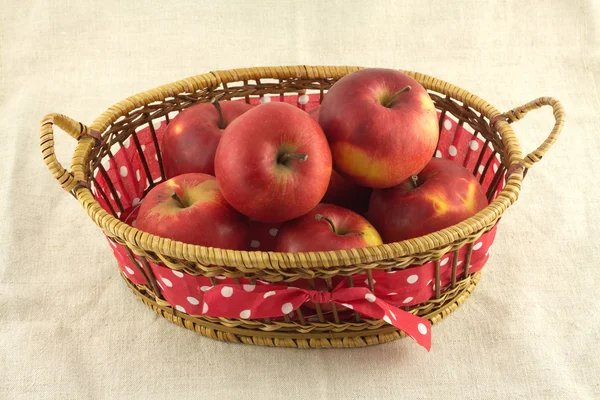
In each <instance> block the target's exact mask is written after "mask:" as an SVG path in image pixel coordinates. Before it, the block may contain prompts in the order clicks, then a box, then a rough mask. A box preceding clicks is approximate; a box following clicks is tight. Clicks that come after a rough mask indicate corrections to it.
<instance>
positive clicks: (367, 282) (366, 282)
mask: <svg viewBox="0 0 600 400" xmlns="http://www.w3.org/2000/svg"><path fill="white" fill-rule="evenodd" d="M376 283H377V281H376V280H375V279H373V285H374V284H376ZM368 284H369V279H365V285H368Z"/></svg>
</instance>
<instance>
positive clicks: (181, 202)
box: [171, 192, 185, 208]
mask: <svg viewBox="0 0 600 400" xmlns="http://www.w3.org/2000/svg"><path fill="white" fill-rule="evenodd" d="M171 198H172V199H173V200H175V201H176V202H177V203H178V204H179V206H180V207H181V208H185V204H183V200H181V197H179V196H178V195H177V193H175V192H173V193H171Z"/></svg>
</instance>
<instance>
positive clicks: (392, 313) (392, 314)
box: [390, 310, 397, 320]
mask: <svg viewBox="0 0 600 400" xmlns="http://www.w3.org/2000/svg"><path fill="white" fill-rule="evenodd" d="M390 315H391V316H392V318H394V320H396V319H397V318H396V314H394V312H393V311H392V310H390Z"/></svg>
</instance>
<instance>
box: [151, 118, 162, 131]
mask: <svg viewBox="0 0 600 400" xmlns="http://www.w3.org/2000/svg"><path fill="white" fill-rule="evenodd" d="M161 122H162V121H158V120H156V119H155V120H152V126H153V127H154V129H155V130H156V129H159V128H160V125H161Z"/></svg>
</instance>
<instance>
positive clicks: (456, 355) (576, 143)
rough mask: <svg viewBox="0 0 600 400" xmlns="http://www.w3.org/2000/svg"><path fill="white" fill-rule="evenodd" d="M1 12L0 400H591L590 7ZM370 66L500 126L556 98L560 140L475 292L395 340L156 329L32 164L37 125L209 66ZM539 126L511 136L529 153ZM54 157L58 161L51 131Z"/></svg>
mask: <svg viewBox="0 0 600 400" xmlns="http://www.w3.org/2000/svg"><path fill="white" fill-rule="evenodd" d="M132 3H134V2H129V1H114V0H104V1H97V2H83V1H75V0H71V1H68V0H60V1H39V2H32V1H21V0H20V1H17V0H3V1H2V5H1V7H0V121H1V123H2V130H1V131H0V135H1V136H0V138H1V141H0V182H1V185H0V187H1V188H0V204H1V207H0V213H1V214H0V243H1V245H2V248H1V251H0V398H2V399H17V398H26V399H29V398H30V399H40V398H73V399H92V398H93V399H95V398H111V399H116V398H164V399H171V398H172V399H180V398H196V399H197V398H206V399H212V398H215V399H217V398H218V399H220V398H224V399H282V398H302V399H354V398H365V399H391V398H395V399H396V398H397V399H426V398H440V399H441V398H444V399H454V398H456V399H479V398H480V399H507V398H510V399H512V398H516V399H521V398H523V399H532V398H533V399H550V398H556V399H592V398H596V399H598V398H600V387H599V383H598V382H599V378H598V376H599V375H600V368H599V361H598V360H599V356H600V350H599V348H600V347H599V346H598V342H599V341H600V333H599V321H600V318H599V315H598V314H599V313H598V309H599V306H598V290H599V289H598V288H599V287H600V272H599V271H600V264H599V261H598V258H599V256H600V245H599V242H600V239H599V238H600V229H599V224H600V220H599V217H600V212H599V208H600V200H599V199H600V182H599V180H598V176H599V175H600V168H599V166H598V165H599V164H598V159H599V157H600V148H599V147H600V138H599V137H600V136H599V134H598V132H599V129H598V123H599V122H600V121H599V117H598V114H599V112H600V101H599V97H598V94H599V93H598V89H597V85H598V80H599V77H600V74H599V73H600V67H599V61H600V53H599V47H600V41H599V31H598V22H600V4H599V3H598V2H597V1H596V2H595V1H592V0H590V1H588V2H583V1H567V0H563V1H552V2H549V1H548V2H538V1H502V2H486V1H473V2H469V1H455V0H452V1H450V0H446V1H435V2H433V1H432V2H425V1H423V2H410V1H380V2H366V1H365V2H357V1H348V0H346V1H336V2H331V1H302V2H286V1H276V0H272V1H266V0H265V1H247V2H244V1H227V2H225V1H223V2H219V1H202V2H200V1H186V2H183V1H182V2H173V3H172V2H168V1H156V2H140V3H143V4H138V5H133V4H132ZM285 64H288V65H289V64H315V65H318V64H328V65H336V64H337V65H363V66H383V67H396V68H404V69H410V70H416V71H420V72H423V73H427V74H430V75H433V76H436V77H439V78H441V79H444V80H447V81H449V82H452V83H454V84H456V85H458V86H461V87H463V88H465V89H467V90H469V91H471V92H473V93H476V94H478V95H479V96H481V97H482V98H484V99H486V100H487V101H489V102H490V103H491V104H493V105H495V106H496V107H497V108H498V109H500V110H501V111H505V110H508V109H510V108H513V107H515V106H518V105H521V104H522V103H525V102H527V101H529V100H532V99H534V98H536V97H539V96H554V97H556V98H558V99H559V100H561V101H562V103H563V104H564V107H565V109H566V112H567V124H566V126H565V129H564V132H563V135H562V136H561V138H560V139H559V141H558V142H557V143H556V145H555V147H554V148H552V149H551V150H550V151H549V153H548V154H547V156H546V157H544V160H542V161H541V162H540V163H538V164H536V165H535V167H534V168H532V170H531V171H530V173H529V174H528V176H527V178H526V180H525V181H524V184H523V191H522V195H521V197H520V199H519V201H518V202H517V203H516V205H515V206H514V207H512V208H511V209H510V210H509V211H508V212H507V214H506V215H505V217H504V218H503V220H502V221H501V223H500V227H499V230H498V236H497V239H496V243H495V245H494V250H493V256H492V258H491V260H490V262H489V263H488V264H487V266H486V267H485V269H484V273H483V275H482V280H481V282H480V284H479V286H478V287H477V289H476V290H475V292H474V294H473V295H472V296H471V298H469V299H468V300H467V302H466V303H465V304H464V305H463V306H462V307H460V308H459V309H458V310H457V311H456V312H455V313H454V314H453V315H451V316H450V317H448V318H447V319H446V320H444V321H442V322H441V323H440V324H439V325H437V326H435V327H434V329H433V349H432V351H431V353H427V352H426V351H424V350H423V349H422V348H421V347H419V346H418V345H416V344H415V343H414V342H412V341H411V340H400V341H396V342H393V343H390V344H387V345H382V346H376V347H369V348H363V349H353V350H333V351H331V350H330V351H320V350H315V351H300V350H291V349H272V348H263V347H255V346H243V345H232V344H226V343H221V342H217V341H213V340H209V339H206V338H203V337H201V336H199V335H197V334H195V333H193V332H191V331H188V330H185V329H182V328H180V327H177V326H175V325H173V324H171V323H169V322H167V321H166V320H164V319H162V318H159V317H158V316H156V315H155V314H154V313H153V312H152V311H150V309H148V308H147V307H146V306H144V305H143V304H142V303H141V302H139V301H137V300H136V299H135V297H134V296H133V295H132V293H131V292H130V291H129V289H127V287H126V286H125V283H124V282H123V281H122V279H121V278H120V277H119V274H118V271H117V269H116V266H115V262H114V259H113V258H112V255H111V252H110V250H109V248H108V247H107V245H106V243H105V241H104V240H103V236H102V233H101V232H100V230H99V229H98V228H96V226H95V225H94V224H93V222H92V221H91V220H90V219H89V218H88V217H87V215H86V214H85V212H84V210H83V209H82V207H81V206H80V205H79V203H77V202H76V201H75V200H74V199H73V198H72V197H71V196H69V195H68V194H67V193H65V192H63V191H62V189H61V188H60V187H59V185H58V184H57V183H56V182H55V181H54V180H53V179H52V178H51V176H50V174H49V173H48V171H47V170H46V168H45V167H44V164H43V162H42V160H41V156H40V153H39V148H38V136H37V135H38V123H39V121H40V119H41V118H42V116H43V115H44V114H46V113H49V112H60V113H64V114H66V115H68V116H70V117H73V118H75V119H77V120H80V121H82V122H84V123H88V124H89V123H91V122H92V121H93V120H94V119H95V118H96V117H97V116H98V115H100V114H101V113H102V112H103V111H104V110H105V109H107V108H108V107H109V106H110V105H111V104H113V103H115V102H117V101H119V100H122V99H123V98H125V97H126V96H128V95H131V94H135V93H138V92H140V91H143V90H146V89H149V88H152V87H155V86H157V85H160V84H163V83H168V82H171V81H174V80H176V79H180V78H183V77H187V76H191V75H196V74H200V73H204V72H206V71H209V70H212V69H228V68H235V67H246V66H259V65H285ZM552 123H553V120H552V115H551V112H550V110H549V109H544V110H541V111H536V112H533V113H531V114H530V115H528V116H527V117H526V118H525V119H524V120H523V121H522V122H519V123H517V124H515V125H514V129H515V131H516V133H517V134H518V136H519V139H520V140H521V144H522V146H523V147H524V149H525V150H527V151H530V150H532V149H533V148H534V147H535V146H537V145H538V144H539V143H541V142H542V140H543V139H544V138H545V136H546V135H547V134H548V132H549V131H550V128H551V126H552ZM56 146H57V152H58V156H59V159H60V160H62V161H63V162H65V163H66V164H68V163H69V160H70V156H71V154H72V151H73V149H74V147H75V143H74V141H73V140H72V139H70V138H69V137H67V135H66V134H63V133H62V132H61V133H60V134H59V135H58V136H57V141H56Z"/></svg>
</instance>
